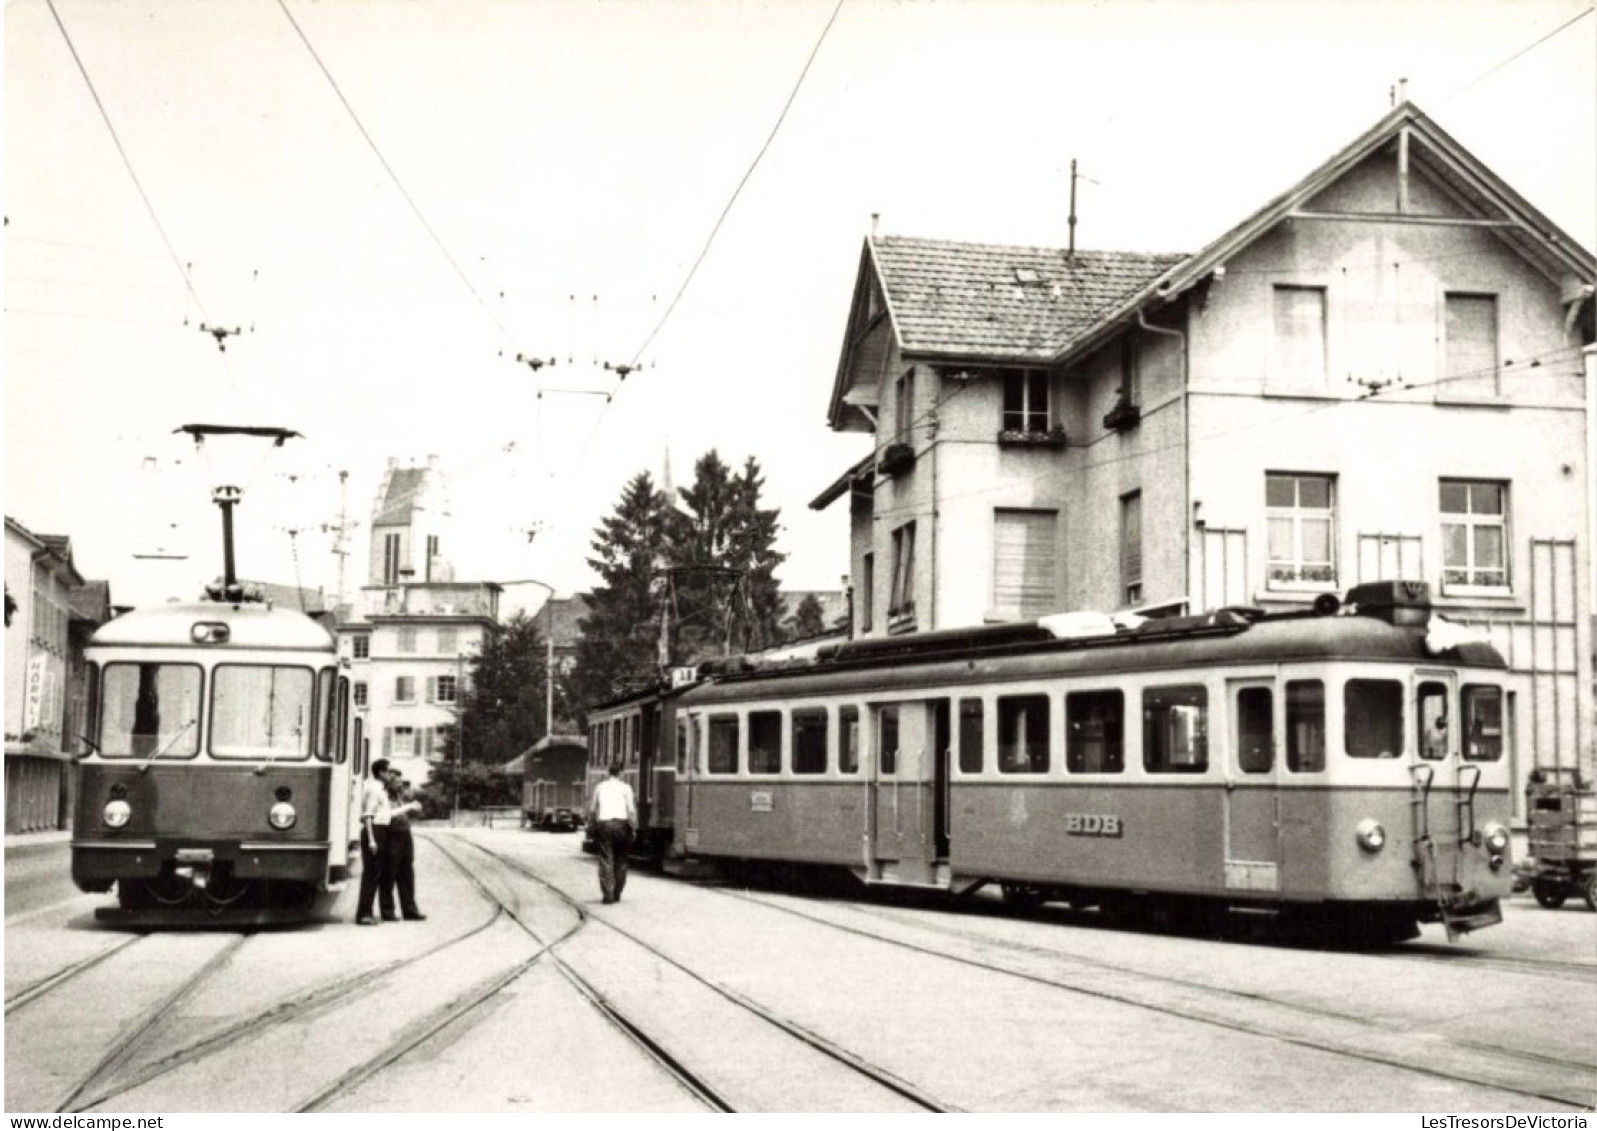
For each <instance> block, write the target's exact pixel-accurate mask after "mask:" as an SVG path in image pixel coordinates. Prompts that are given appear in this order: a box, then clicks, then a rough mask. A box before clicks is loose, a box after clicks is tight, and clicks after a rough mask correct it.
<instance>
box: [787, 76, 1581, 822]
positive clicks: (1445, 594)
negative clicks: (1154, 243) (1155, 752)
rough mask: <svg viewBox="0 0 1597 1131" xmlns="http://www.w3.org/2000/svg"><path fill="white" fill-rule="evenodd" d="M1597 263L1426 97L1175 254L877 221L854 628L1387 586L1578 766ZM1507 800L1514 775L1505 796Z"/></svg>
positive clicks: (1147, 611) (853, 332) (1185, 608)
mask: <svg viewBox="0 0 1597 1131" xmlns="http://www.w3.org/2000/svg"><path fill="white" fill-rule="evenodd" d="M1594 279H1597V260H1594V257H1593V255H1592V254H1591V253H1590V252H1589V251H1587V250H1586V249H1585V248H1583V247H1582V246H1581V245H1580V244H1579V243H1578V242H1577V241H1576V240H1574V239H1573V238H1572V237H1571V236H1569V235H1568V234H1567V233H1565V232H1562V231H1560V230H1559V229H1558V228H1557V227H1556V226H1555V225H1554V224H1553V223H1552V222H1551V221H1550V220H1548V219H1547V218H1546V217H1545V216H1543V215H1542V214H1541V213H1540V212H1538V211H1537V210H1536V209H1535V207H1534V206H1533V205H1531V204H1530V203H1529V202H1528V201H1526V200H1525V199H1524V198H1522V197H1521V196H1520V195H1519V194H1518V193H1516V192H1515V191H1514V190H1513V189H1512V188H1511V187H1510V186H1508V185H1507V184H1505V183H1504V182H1503V181H1502V179H1501V178H1499V177H1498V176H1497V175H1496V174H1494V173H1493V172H1492V171H1491V170H1490V169H1489V168H1487V167H1486V166H1485V165H1484V164H1482V163H1481V162H1480V161H1479V160H1478V159H1476V158H1475V157H1474V156H1473V155H1472V154H1470V153H1469V152H1468V151H1466V150H1465V149H1464V148H1463V147H1462V146H1461V145H1460V144H1459V143H1458V142H1457V141H1455V140H1454V139H1453V138H1452V137H1450V136H1449V135H1448V134H1447V133H1446V132H1445V131H1443V130H1442V129H1441V128H1440V127H1439V126H1437V125H1436V123H1435V122H1433V121H1432V120H1431V119H1430V118H1429V117H1428V116H1426V115H1425V114H1424V113H1422V112H1421V111H1420V110H1419V109H1418V108H1417V107H1416V106H1414V105H1413V104H1412V103H1408V102H1402V103H1400V104H1398V105H1397V106H1395V107H1394V108H1393V109H1392V110H1391V111H1390V112H1389V113H1388V114H1386V115H1385V116H1384V117H1383V118H1382V119H1381V120H1380V121H1379V122H1377V123H1375V124H1374V126H1372V127H1371V128H1370V129H1369V130H1368V131H1367V132H1365V133H1364V134H1363V135H1362V136H1360V137H1359V138H1357V139H1356V140H1354V141H1353V142H1352V143H1351V144H1349V145H1348V146H1347V147H1346V148H1344V149H1342V150H1341V151H1339V152H1337V153H1335V154H1334V155H1332V156H1331V157H1330V158H1329V159H1328V160H1327V161H1325V162H1324V163H1323V164H1322V165H1320V166H1319V167H1318V168H1317V169H1314V170H1313V171H1312V172H1310V173H1309V174H1308V175H1307V176H1306V177H1304V178H1303V179H1302V180H1301V181H1299V182H1298V183H1297V184H1295V185H1293V186H1292V187H1290V188H1289V189H1287V190H1286V191H1285V192H1283V193H1281V194H1280V195H1279V196H1277V197H1275V198H1274V199H1273V200H1271V201H1269V202H1268V203H1267V204H1265V205H1264V206H1263V207H1262V208H1259V209H1258V210H1257V211H1255V212H1253V213H1252V214H1251V215H1249V216H1248V217H1247V218H1246V219H1244V220H1243V221H1242V222H1241V223H1239V224H1237V225H1236V226H1235V227H1234V228H1232V229H1231V230H1229V231H1227V232H1225V233H1224V234H1222V235H1220V236H1219V237H1218V238H1217V239H1215V240H1214V241H1213V242H1211V243H1210V244H1208V246H1206V247H1204V248H1203V249H1202V250H1200V251H1198V252H1196V253H1193V254H1185V253H1183V254H1171V255H1151V254H1144V253H1123V252H1113V251H1109V252H1105V251H1078V250H1074V249H1073V248H1038V247H1008V246H994V245H986V244H973V243H964V242H954V241H949V240H939V239H923V238H910V237H906V236H893V235H877V234H876V233H874V232H873V233H872V234H871V236H870V237H868V238H867V239H866V241H865V244H864V248H863V250H862V253H861V257H860V265H859V271H858V274H857V277H856V281H855V285H854V294H853V300H852V305H851V309H850V313H849V316H848V320H847V328H846V331H845V339H844V342H843V347H842V351H841V356H840V359H839V363H838V368H837V373H836V378H835V381H834V384H833V386H832V390H831V397H830V402H829V406H828V422H829V424H830V426H831V427H832V428H833V429H834V430H837V431H852V432H860V433H863V434H866V435H868V436H870V437H871V440H872V447H871V451H870V453H869V454H868V455H866V456H865V457H864V458H863V459H861V460H860V461H859V462H858V463H856V464H854V465H853V466H852V467H850V468H848V469H847V470H845V471H844V472H843V473H842V474H841V475H840V476H838V477H837V478H836V479H835V480H833V482H832V483H831V484H829V485H828V486H827V487H826V488H825V490H823V491H822V492H821V493H820V495H819V496H818V497H817V498H816V499H815V500H814V502H813V503H812V504H811V505H812V506H813V507H816V508H823V507H826V506H830V505H833V504H840V503H842V502H843V501H844V500H846V504H847V505H848V506H849V508H850V515H851V520H850V530H851V535H850V546H849V559H850V560H849V571H848V572H849V575H850V577H851V586H852V609H853V617H852V626H851V633H852V635H853V636H855V637H861V636H875V635H887V634H894V633H901V632H920V631H927V630H932V629H942V628H952V627H959V626H969V625H976V624H982V623H991V622H1001V621H1010V620H1025V619H1032V618H1035V617H1038V616H1042V615H1046V614H1050V613H1057V612H1063V611H1070V610H1079V609H1096V610H1104V611H1110V612H1113V611H1117V610H1127V611H1138V612H1141V613H1143V614H1144V615H1164V614H1180V613H1201V612H1204V611H1208V610H1214V609H1217V608H1222V607H1227V606H1238V605H1246V606H1255V607H1260V608H1264V609H1267V610H1272V611H1277V610H1283V609H1291V608H1295V607H1306V606H1308V605H1310V604H1311V603H1313V602H1314V601H1315V600H1316V599H1317V598H1321V597H1322V596H1323V595H1325V594H1333V595H1334V594H1341V593H1345V592H1346V590H1348V589H1349V588H1351V587H1352V586H1354V585H1356V584H1360V583H1363V582H1369V581H1378V580H1386V579H1397V578H1401V579H1406V580H1423V581H1425V582H1428V583H1429V586H1430V589H1431V593H1432V595H1433V601H1434V604H1435V606H1436V607H1437V609H1438V611H1440V612H1441V613H1442V614H1443V615H1445V616H1447V617H1448V618H1449V619H1451V620H1455V621H1459V622H1464V623H1467V624H1470V625H1474V626H1477V627H1478V628H1479V629H1480V630H1482V631H1484V632H1485V633H1486V634H1487V635H1489V636H1490V637H1491V639H1492V640H1493V641H1494V643H1495V644H1496V645H1497V646H1498V648H1499V649H1500V650H1501V651H1502V653H1503V655H1504V656H1505V658H1506V659H1507V661H1508V663H1509V665H1510V667H1511V668H1512V669H1513V671H1514V673H1515V674H1516V681H1515V683H1516V688H1515V691H1514V696H1513V698H1514V704H1513V726H1514V734H1513V737H1512V740H1511V749H1512V751H1513V756H1514V757H1515V759H1516V762H1515V769H1516V773H1517V775H1518V778H1517V780H1518V781H1519V783H1520V785H1521V786H1523V782H1524V779H1525V777H1526V775H1527V774H1528V773H1529V771H1530V769H1531V768H1532V767H1533V766H1536V765H1563V766H1570V765H1579V766H1581V767H1583V768H1584V769H1585V770H1586V772H1587V773H1588V774H1589V773H1590V772H1591V770H1592V753H1591V746H1592V731H1593V712H1592V639H1591V633H1592V627H1591V626H1592V618H1591V614H1592V611H1593V609H1592V593H1591V580H1590V579H1591V576H1592V574H1591V565H1592V563H1591V561H1590V558H1589V554H1590V545H1591V534H1592V525H1593V518H1592V506H1593V503H1592V495H1593V473H1594V470H1597V467H1594V464H1597V457H1594V454H1593V453H1594V448H1597V439H1594V428H1597V420H1594V418H1593V413H1592V404H1593V400H1594V390H1597V347H1594V346H1593V341H1594V337H1597V315H1594V299H1593V282H1594ZM1517 795H1518V800H1517V801H1516V804H1517V805H1522V804H1523V789H1520V790H1519V791H1517Z"/></svg>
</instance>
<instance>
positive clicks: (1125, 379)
mask: <svg viewBox="0 0 1597 1131" xmlns="http://www.w3.org/2000/svg"><path fill="white" fill-rule="evenodd" d="M1119 399H1120V402H1121V403H1122V404H1134V405H1140V404H1141V403H1142V347H1141V346H1140V344H1139V343H1138V342H1137V335H1135V334H1129V333H1128V334H1126V335H1125V337H1123V338H1121V339H1120V398H1119Z"/></svg>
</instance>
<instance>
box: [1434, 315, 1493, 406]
mask: <svg viewBox="0 0 1597 1131" xmlns="http://www.w3.org/2000/svg"><path fill="white" fill-rule="evenodd" d="M1443 303H1444V306H1445V308H1446V326H1445V328H1444V329H1445V333H1446V338H1447V356H1446V362H1445V364H1446V370H1445V371H1444V372H1443V374H1442V378H1443V382H1442V391H1443V392H1456V393H1479V394H1483V395H1487V396H1495V395H1496V394H1497V393H1499V392H1501V390H1500V389H1499V388H1498V384H1497V374H1498V370H1497V296H1496V295H1466V294H1449V295H1447V296H1446V297H1445V299H1444V300H1443Z"/></svg>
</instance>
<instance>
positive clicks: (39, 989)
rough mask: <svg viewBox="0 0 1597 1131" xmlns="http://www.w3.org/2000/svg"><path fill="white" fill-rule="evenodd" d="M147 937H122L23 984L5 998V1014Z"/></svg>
mask: <svg viewBox="0 0 1597 1131" xmlns="http://www.w3.org/2000/svg"><path fill="white" fill-rule="evenodd" d="M147 937H148V936H146V935H131V936H129V937H128V938H125V939H122V940H121V941H120V942H116V943H113V944H112V945H110V946H108V947H106V948H105V949H104V950H102V951H99V952H98V953H96V954H91V955H89V956H88V957H87V958H81V959H79V960H78V961H76V962H74V963H72V964H71V965H69V966H64V967H62V968H61V969H60V970H57V971H56V972H55V973H53V974H49V975H46V976H45V977H43V978H40V979H38V980H36V981H34V982H32V983H30V984H28V985H26V986H24V987H23V988H22V989H20V990H18V991H17V992H16V993H14V994H12V995H11V996H10V997H8V998H6V1016H7V1017H10V1016H11V1014H12V1013H14V1012H15V1011H17V1010H19V1009H21V1008H22V1007H23V1006H25V1005H28V1004H29V1003H30V1002H35V1001H38V1000H39V999H40V998H42V997H44V996H46V995H47V994H50V993H52V992H54V991H55V990H58V989H60V988H61V987H62V986H65V985H66V984H67V983H69V982H71V981H72V980H73V979H74V978H77V977H80V976H81V975H83V974H85V973H87V972H88V971H90V970H93V969H94V968H95V967H96V966H98V965H99V964H100V963H102V962H104V961H105V960H106V959H108V958H110V957H112V956H113V955H115V954H118V953H120V952H121V951H124V950H126V949H127V948H128V947H130V946H133V945H134V944H136V943H139V942H141V941H143V940H144V939H145V938H147Z"/></svg>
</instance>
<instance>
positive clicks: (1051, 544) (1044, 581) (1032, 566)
mask: <svg viewBox="0 0 1597 1131" xmlns="http://www.w3.org/2000/svg"><path fill="white" fill-rule="evenodd" d="M993 517H994V521H993V604H994V606H995V608H996V611H997V613H998V615H999V616H1001V617H1003V618H1005V619H1008V620H1026V619H1030V618H1033V617H1039V616H1045V615H1046V614H1048V613H1051V612H1053V611H1054V607H1055V605H1056V603H1057V602H1056V599H1055V595H1054V578H1055V566H1056V561H1057V553H1056V545H1055V542H1056V537H1055V535H1056V533H1057V530H1058V518H1057V516H1056V515H1054V514H1053V513H1052V512H1048V511H998V512H996V513H995V515H994V516H993Z"/></svg>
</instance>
